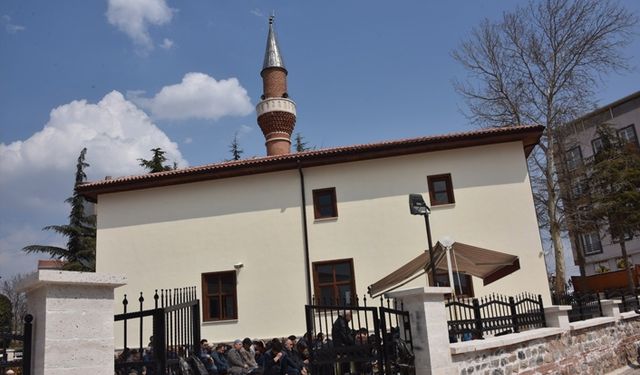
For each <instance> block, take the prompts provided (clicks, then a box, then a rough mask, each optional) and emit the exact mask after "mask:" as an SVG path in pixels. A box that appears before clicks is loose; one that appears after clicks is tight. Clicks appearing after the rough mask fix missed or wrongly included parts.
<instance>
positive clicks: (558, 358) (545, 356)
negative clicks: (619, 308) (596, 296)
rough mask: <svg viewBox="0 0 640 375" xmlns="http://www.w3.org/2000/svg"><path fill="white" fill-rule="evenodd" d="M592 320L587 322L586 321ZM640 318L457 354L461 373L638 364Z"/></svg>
mask: <svg viewBox="0 0 640 375" xmlns="http://www.w3.org/2000/svg"><path fill="white" fill-rule="evenodd" d="M586 322H588V321H585V323H586ZM638 346H640V317H638V316H637V315H635V314H634V315H633V317H627V318H626V319H619V320H615V321H613V322H608V323H605V324H601V325H596V326H590V327H584V325H582V326H581V327H580V328H572V329H569V330H566V331H564V332H562V333H559V334H554V335H551V336H547V337H544V338H538V339H533V340H530V341H525V342H521V343H518V344H512V345H508V346H502V347H498V348H492V349H484V350H476V351H469V352H466V353H460V354H453V355H452V360H453V364H454V367H457V369H458V371H457V373H458V374H460V375H470V374H482V375H485V374H486V375H503V374H505V375H506V374H530V375H533V374H605V373H607V372H610V371H613V370H616V369H618V368H621V367H624V366H627V365H628V364H629V361H633V362H634V363H636V364H637V362H636V360H637V357H638V352H637V348H638Z"/></svg>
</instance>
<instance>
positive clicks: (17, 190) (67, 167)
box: [0, 91, 187, 212]
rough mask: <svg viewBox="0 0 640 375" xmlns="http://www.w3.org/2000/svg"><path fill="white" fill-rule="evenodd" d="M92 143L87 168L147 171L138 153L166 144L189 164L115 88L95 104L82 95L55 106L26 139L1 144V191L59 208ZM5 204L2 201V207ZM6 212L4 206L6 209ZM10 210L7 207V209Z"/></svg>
mask: <svg viewBox="0 0 640 375" xmlns="http://www.w3.org/2000/svg"><path fill="white" fill-rule="evenodd" d="M83 147H87V150H88V151H87V157H86V158H87V162H88V163H89V164H91V166H90V167H89V168H88V169H87V173H88V175H89V176H90V178H92V179H98V178H103V177H104V176H106V175H111V176H118V175H127V174H135V173H143V170H142V169H141V167H140V166H139V165H138V161H137V160H136V159H138V158H143V157H144V158H148V157H149V156H150V152H149V150H150V149H151V148H154V147H161V148H162V149H163V150H165V151H166V152H167V157H168V158H169V159H170V160H171V161H176V162H177V163H178V165H180V166H184V165H186V164H187V162H186V161H185V160H184V159H183V158H182V155H181V153H180V151H179V150H178V146H177V144H176V143H174V142H172V141H171V140H170V139H169V138H168V137H167V136H166V135H165V134H164V132H162V130H160V129H158V128H157V127H156V126H155V125H154V124H153V123H152V122H151V119H150V118H149V117H148V116H147V115H146V114H145V113H144V112H143V111H142V110H140V109H139V108H137V107H136V106H135V105H134V104H133V103H131V102H129V101H127V100H125V99H124V97H123V96H122V94H120V93H119V92H117V91H113V92H111V93H109V94H107V95H105V97H104V98H102V100H100V101H99V102H98V103H96V104H91V103H88V102H87V101H86V100H77V101H73V102H71V103H68V104H64V105H61V106H59V107H57V108H55V109H53V110H52V111H51V114H50V118H49V122H48V123H47V124H46V125H45V126H44V128H43V129H42V130H40V131H38V132H37V133H35V134H33V135H32V136H31V137H30V138H28V139H27V140H24V141H16V142H13V143H10V144H4V143H0V175H1V176H3V178H2V179H0V193H1V194H2V195H3V196H4V197H11V196H13V197H12V198H11V199H7V200H3V202H13V203H12V204H20V205H22V206H24V207H25V208H29V207H30V208H45V209H51V210H58V209H60V206H63V207H64V203H61V204H59V203H58V202H61V201H63V200H64V199H65V198H66V197H68V196H69V195H70V194H71V191H72V185H73V184H72V183H73V176H74V173H75V172H74V171H75V164H76V159H77V157H78V154H79V153H80V150H82V148H83ZM3 205H4V204H3V203H0V207H2V206H3ZM3 211H4V210H3ZM4 212H7V211H4Z"/></svg>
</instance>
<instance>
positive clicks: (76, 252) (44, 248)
mask: <svg viewBox="0 0 640 375" xmlns="http://www.w3.org/2000/svg"><path fill="white" fill-rule="evenodd" d="M86 153H87V149H86V148H83V149H82V151H81V152H80V156H78V162H77V164H76V179H75V186H77V185H78V184H80V183H82V182H84V181H85V180H86V179H87V175H86V174H85V173H84V169H85V168H86V167H88V166H89V164H88V163H86V162H85V155H86ZM65 202H67V203H69V204H71V212H70V213H69V224H66V225H49V226H46V227H44V228H42V229H43V230H52V231H54V232H57V233H59V234H61V235H63V236H65V237H67V238H68V240H67V247H66V248H62V247H57V246H49V245H30V246H25V247H24V248H22V250H23V251H25V252H27V253H47V254H49V255H50V256H51V257H52V258H56V259H62V260H64V261H65V264H64V266H63V268H64V269H66V270H73V271H94V270H95V253H96V225H95V224H96V218H95V215H87V214H86V213H85V206H86V205H87V201H86V200H85V199H84V197H83V196H81V195H80V194H78V192H77V191H76V190H75V189H74V191H73V195H72V196H71V197H69V198H67V199H66V200H65Z"/></svg>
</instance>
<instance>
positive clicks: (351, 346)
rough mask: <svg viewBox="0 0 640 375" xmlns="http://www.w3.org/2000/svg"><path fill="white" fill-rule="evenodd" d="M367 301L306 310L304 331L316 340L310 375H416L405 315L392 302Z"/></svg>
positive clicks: (333, 303) (325, 304)
mask: <svg viewBox="0 0 640 375" xmlns="http://www.w3.org/2000/svg"><path fill="white" fill-rule="evenodd" d="M368 302H370V301H368V300H367V298H366V297H364V298H363V299H359V298H358V297H356V298H354V299H351V300H348V301H347V300H337V301H335V300H331V301H329V300H324V301H317V300H315V298H314V304H312V305H306V306H305V314H306V321H307V332H309V333H310V334H311V335H312V337H314V344H313V345H312V346H311V348H310V353H309V354H310V367H311V373H312V374H314V375H316V374H317V375H344V374H347V373H350V374H370V373H385V374H389V375H391V374H398V373H403V374H410V373H413V372H414V364H413V341H412V338H411V325H410V321H409V313H408V312H406V311H404V310H403V309H402V304H400V305H398V304H397V303H396V301H390V300H387V301H384V300H383V299H382V298H380V304H379V305H378V306H371V305H368Z"/></svg>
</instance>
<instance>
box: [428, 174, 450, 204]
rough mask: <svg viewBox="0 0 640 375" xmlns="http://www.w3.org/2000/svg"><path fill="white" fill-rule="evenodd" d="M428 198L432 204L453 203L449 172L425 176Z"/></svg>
mask: <svg viewBox="0 0 640 375" xmlns="http://www.w3.org/2000/svg"><path fill="white" fill-rule="evenodd" d="M427 185H428V188H429V200H430V201H431V205H432V206H438V205H441V204H450V203H455V202H456V201H455V199H454V197H453V185H452V184H451V173H446V174H439V175H434V176H427Z"/></svg>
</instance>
